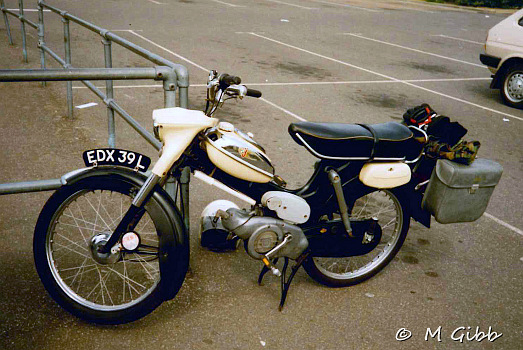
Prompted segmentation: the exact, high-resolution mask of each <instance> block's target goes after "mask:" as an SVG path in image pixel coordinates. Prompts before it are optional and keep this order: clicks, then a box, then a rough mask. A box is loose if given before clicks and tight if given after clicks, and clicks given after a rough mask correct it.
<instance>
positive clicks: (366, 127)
mask: <svg viewBox="0 0 523 350" xmlns="http://www.w3.org/2000/svg"><path fill="white" fill-rule="evenodd" d="M358 125H359V126H361V127H362V128H365V129H367V130H368V131H369V132H370V133H371V134H372V138H373V139H374V142H373V144H372V151H371V152H370V159H373V158H374V154H375V153H376V148H377V147H378V143H379V142H380V139H379V138H378V135H377V134H376V130H374V128H373V127H372V126H370V125H368V124H360V123H358Z"/></svg>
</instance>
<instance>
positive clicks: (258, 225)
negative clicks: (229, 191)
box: [200, 191, 310, 259]
mask: <svg viewBox="0 0 523 350" xmlns="http://www.w3.org/2000/svg"><path fill="white" fill-rule="evenodd" d="M261 203H262V205H263V206H265V207H266V208H268V209H270V210H272V211H274V212H275V213H276V215H277V216H278V217H279V219H278V218H274V217H269V216H260V215H256V213H255V211H247V210H240V209H239V208H238V206H237V205H236V204H234V203H233V202H229V201H223V200H220V201H214V202H212V203H210V204H209V205H208V206H207V207H206V208H205V209H204V211H203V212H202V218H201V222H200V229H201V236H200V237H201V244H202V246H204V247H206V248H209V249H211V250H231V249H235V248H236V241H235V240H237V239H238V238H241V239H242V240H244V242H245V249H246V250H247V253H248V254H249V255H250V256H251V257H253V258H255V259H263V258H264V257H266V255H267V254H268V253H269V255H270V257H271V258H276V257H284V256H286V257H289V258H291V259H296V258H298V257H299V256H300V255H301V254H302V253H303V251H304V250H305V249H306V248H307V247H308V245H309V243H308V240H307V238H306V237H305V235H304V234H303V231H302V230H301V228H299V227H298V226H296V224H301V223H304V222H306V221H307V220H308V219H309V216H310V207H309V204H308V203H307V202H306V201H305V200H304V199H303V198H301V197H298V196H296V195H294V194H291V193H287V192H280V191H269V192H267V193H265V194H264V195H263V197H262V200H261Z"/></svg>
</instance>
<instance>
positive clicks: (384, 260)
mask: <svg viewBox="0 0 523 350" xmlns="http://www.w3.org/2000/svg"><path fill="white" fill-rule="evenodd" d="M245 96H250V97H260V96H261V93H260V92H259V91H256V90H252V89H248V88H247V87H246V86H244V85H241V79H240V78H239V77H235V76H230V75H227V74H221V75H219V74H218V73H217V72H216V71H211V72H210V74H209V80H208V88H207V106H206V109H205V111H204V112H201V111H195V110H187V109H183V108H165V109H158V110H155V111H154V112H153V120H154V132H155V136H156V137H157V138H158V139H159V140H160V141H161V142H162V143H163V148H162V150H161V152H160V157H159V159H158V161H157V162H156V163H155V164H154V167H153V168H152V171H151V172H148V173H145V172H146V170H147V167H148V166H149V164H150V160H149V159H148V158H147V157H145V156H143V155H140V154H139V153H137V152H132V151H125V150H118V149H97V150H89V151H86V152H85V153H84V161H85V163H86V165H87V167H86V168H84V169H79V170H76V171H73V172H71V173H68V174H66V175H64V176H63V177H62V183H63V186H62V187H61V188H60V189H58V190H57V191H56V192H55V193H54V194H53V195H52V196H51V197H50V199H49V200H48V201H47V203H46V204H45V206H44V208H43V209H42V212H41V214H40V216H39V218H38V221H37V225H36V228H35V236H34V258H35V265H36V269H37V271H38V274H39V276H40V278H41V280H42V282H43V284H44V286H45V288H46V289H47V291H48V292H49V294H50V295H51V296H52V297H53V298H54V299H55V300H56V301H57V302H58V303H59V304H60V305H61V306H62V307H63V308H65V309H66V310H68V311H69V312H71V313H72V314H74V315H76V316H78V317H80V318H82V319H85V320H87V321H90V322H95V323H109V324H117V323H126V322H131V321H134V320H136V319H138V318H141V317H143V316H145V315H147V314H148V313H150V312H151V311H153V310H154V309H155V308H156V307H158V306H159V305H160V304H161V303H162V302H163V301H166V300H169V299H172V298H174V297H175V296H176V294H177V292H178V291H179V289H180V287H181V286H182V283H183V281H184V278H185V275H186V272H187V270H188V265H189V239H188V232H187V224H186V222H187V221H188V217H187V213H188V196H187V193H186V192H187V191H188V188H187V187H183V185H184V184H185V186H187V184H186V182H184V180H183V178H184V177H187V176H188V175H189V174H188V173H189V172H190V173H192V175H193V176H194V177H195V178H197V179H200V180H203V181H204V182H206V183H207V184H210V185H213V186H216V187H218V188H220V189H222V190H224V191H226V192H228V193H230V194H232V195H233V196H236V197H237V198H239V199H241V200H242V201H245V202H247V203H249V204H250V206H249V208H247V209H239V208H238V206H237V205H235V204H234V203H232V202H228V201H216V202H213V203H211V204H210V205H209V206H208V207H207V208H206V209H205V210H204V213H203V215H202V219H201V243H202V245H204V246H207V247H209V248H211V249H222V248H224V247H225V248H227V247H229V248H233V249H234V248H235V247H236V243H237V241H238V240H239V239H241V240H243V242H244V246H245V249H246V251H247V253H248V254H249V255H250V256H251V257H253V258H254V259H259V260H261V261H262V262H263V268H262V271H261V273H260V276H259V282H261V279H262V278H263V276H264V275H265V273H267V272H268V271H271V272H272V273H273V274H274V275H277V276H281V279H282V283H281V285H282V296H281V300H280V310H281V307H283V304H284V301H285V298H286V295H287V292H288V289H289V286H290V283H291V281H292V278H293V276H294V274H295V273H296V271H297V270H298V269H299V267H301V266H303V267H304V268H305V271H306V272H307V274H308V275H309V276H310V277H312V278H313V279H314V280H316V281H318V282H319V283H322V284H325V285H327V286H332V287H343V286H349V285H353V284H356V283H360V282H362V281H365V280H367V279H368V278H370V277H372V276H374V275H375V274H376V273H378V272H379V271H380V270H382V269H383V268H384V267H385V266H386V265H387V264H388V263H389V262H390V261H391V260H392V259H393V258H394V256H395V255H396V253H397V252H398V250H399V249H400V247H401V245H402V244H403V242H404V241H405V237H406V235H407V231H408V229H409V223H410V219H411V217H413V218H414V219H416V220H417V221H420V222H421V223H423V224H424V225H425V226H427V227H430V219H431V214H432V215H437V214H438V209H437V208H436V209H433V210H431V209H430V203H429V204H428V205H424V206H422V205H421V203H422V199H423V197H424V193H425V194H426V192H430V191H428V190H427V185H428V186H429V187H430V186H433V187H435V188H436V184H434V185H433V182H436V180H438V178H436V180H434V181H432V178H431V180H430V183H429V179H428V177H427V176H425V177H422V176H418V175H419V169H421V168H423V162H424V160H425V158H426V157H425V156H424V153H423V149H424V143H425V141H427V140H428V136H427V133H426V132H425V131H424V130H423V128H420V127H418V126H414V125H411V126H406V125H403V124H400V123H395V122H389V123H384V124H377V125H366V124H334V123H311V122H299V123H292V124H291V125H290V126H289V133H290V135H291V137H292V138H293V139H294V140H295V141H296V142H297V143H298V144H299V145H302V146H303V147H305V148H306V149H307V150H308V151H309V152H311V153H312V154H313V155H315V156H316V157H317V158H319V160H318V161H317V162H316V164H315V170H314V173H313V175H312V176H311V178H310V180H309V181H308V182H307V183H306V184H305V185H304V186H303V187H301V188H298V189H287V188H286V184H285V182H284V181H283V179H282V178H281V177H279V176H276V175H275V173H274V168H273V166H272V165H271V162H270V160H269V158H268V157H267V155H266V154H265V150H264V149H263V147H262V146H260V145H259V144H258V143H257V142H256V141H255V140H254V139H253V136H252V134H245V133H243V132H241V131H240V130H238V129H236V128H235V127H234V126H233V125H232V124H230V123H227V122H219V120H217V119H215V118H214V117H213V116H214V114H215V112H216V110H217V109H218V108H219V107H220V106H221V105H222V104H223V102H224V101H225V100H227V99H231V98H239V99H242V98H243V97H245ZM420 140H421V142H420ZM476 163H478V161H476ZM438 165H439V164H438ZM431 170H432V169H431ZM443 173H444V171H443ZM430 174H431V172H428V175H429V176H430ZM454 174H455V172H454ZM476 175H477V174H476ZM476 175H474V176H476ZM499 175H500V174H499ZM432 176H433V177H435V175H434V174H433V175H432ZM474 176H473V177H474ZM440 177H441V176H440ZM443 177H444V176H443ZM476 177H477V176H476ZM173 179H174V183H175V184H176V190H175V191H173V193H175V194H176V195H169V194H168V193H167V192H166V191H165V190H164V187H165V186H166V184H167V183H168V181H172V180H173ZM498 179H499V177H498ZM440 180H441V179H440ZM441 181H443V182H445V181H444V179H443V180H441ZM441 181H440V182H441ZM471 181H472V180H471ZM474 181H475V180H474ZM487 182H488V181H487ZM494 182H496V183H497V181H495V180H491V181H490V183H489V184H491V183H494ZM428 183H429V184H428ZM444 185H445V184H443V185H441V184H440V185H439V186H444ZM446 185H448V184H446ZM471 185H474V186H476V185H478V184H476V183H475V184H472V183H471ZM474 186H472V187H474ZM494 186H495V184H494ZM447 187H448V186H447ZM469 187H470V186H469ZM478 187H482V188H483V186H480V185H478V186H476V187H475V188H476V189H478ZM491 187H492V186H491ZM491 187H488V186H487V187H486V188H487V190H488V189H489V188H491ZM482 188H480V189H479V192H481V190H482ZM492 189H493V187H492ZM468 190H470V189H464V191H468ZM184 192H185V193H184ZM432 192H434V193H436V194H438V193H441V188H440V187H438V188H436V190H434V191H432ZM467 193H468V192H467ZM490 193H491V192H490ZM178 194H179V195H178ZM459 196H462V195H461V194H459ZM425 197H427V196H426V195H425ZM483 197H485V196H483ZM487 197H490V194H488V196H487ZM437 198H439V197H437ZM423 201H426V198H425V199H423ZM483 202H484V203H483ZM487 202H488V198H486V200H484V199H483V200H482V203H483V204H484V205H483V204H482V205H483V206H484V207H486V205H487ZM436 204H437V203H436ZM484 207H483V208H479V209H478V210H477V211H476V213H475V214H474V215H473V217H467V218H465V219H463V218H462V219H458V221H460V220H461V221H473V220H475V219H477V218H478V217H479V216H481V214H482V213H483V211H484V210H485V208H484ZM427 208H428V209H427ZM456 210H458V211H459V210H460V209H459V208H458V209H455V208H452V209H451V210H450V211H451V212H452V214H455V211H456ZM482 210H483V211H482ZM442 213H443V211H442V210H440V212H439V214H440V219H441V220H438V221H442V222H444V221H445V219H444V218H443V216H442ZM436 218H438V216H436ZM184 220H185V223H184ZM455 221H456V220H455V219H450V220H447V222H455ZM278 258H282V259H284V264H283V268H281V270H280V269H279V268H278V267H277V265H276V264H277V260H278ZM289 259H291V260H293V261H295V264H294V266H293V267H292V269H291V272H290V273H289V274H288V276H287V273H286V272H287V268H288V265H289Z"/></svg>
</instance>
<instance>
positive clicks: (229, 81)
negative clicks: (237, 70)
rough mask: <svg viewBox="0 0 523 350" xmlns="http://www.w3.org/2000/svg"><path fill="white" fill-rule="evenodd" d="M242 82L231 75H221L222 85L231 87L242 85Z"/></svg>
mask: <svg viewBox="0 0 523 350" xmlns="http://www.w3.org/2000/svg"><path fill="white" fill-rule="evenodd" d="M241 82H242V79H241V78H240V77H237V76H235V75H229V74H222V75H220V84H223V85H227V86H229V85H235V84H236V85H237V84H241Z"/></svg>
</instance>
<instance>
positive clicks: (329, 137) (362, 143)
mask: <svg viewBox="0 0 523 350" xmlns="http://www.w3.org/2000/svg"><path fill="white" fill-rule="evenodd" d="M289 134H290V135H291V137H292V138H293V139H294V140H295V141H296V142H297V143H298V144H299V145H302V146H304V147H305V148H307V150H308V151H309V152H311V153H312V154H313V155H315V156H316V157H318V158H322V159H332V160H370V159H374V160H403V159H406V160H410V159H414V158H416V157H417V156H418V155H419V153H420V150H421V144H420V143H418V142H417V141H416V140H415V138H414V134H413V133H412V131H411V130H410V129H409V128H408V127H406V126H405V125H403V124H399V123H395V122H388V123H383V124H374V125H367V124H341V123H311V122H299V123H292V124H291V125H289Z"/></svg>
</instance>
